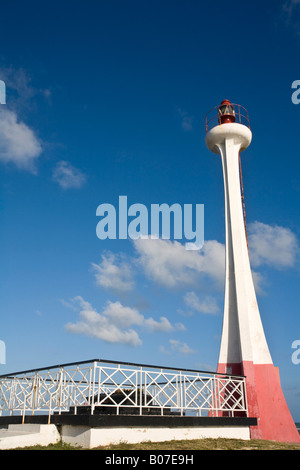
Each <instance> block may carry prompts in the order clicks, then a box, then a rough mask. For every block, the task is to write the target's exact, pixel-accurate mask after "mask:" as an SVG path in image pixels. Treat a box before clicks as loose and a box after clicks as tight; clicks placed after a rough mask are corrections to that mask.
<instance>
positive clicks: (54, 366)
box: [0, 359, 245, 379]
mask: <svg viewBox="0 0 300 470" xmlns="http://www.w3.org/2000/svg"><path fill="white" fill-rule="evenodd" d="M92 362H100V363H105V364H121V365H123V366H134V367H151V368H154V369H164V370H181V371H182V372H199V373H201V374H218V376H222V375H223V376H226V377H241V378H244V377H245V376H244V375H234V374H227V373H225V372H213V371H208V370H200V369H182V368H178V367H171V366H158V365H153V364H152V365H151V364H140V363H135V362H122V361H113V360H111V359H90V360H86V361H77V362H66V363H64V364H56V365H52V366H47V367H39V368H36V369H27V370H21V371H18V372H9V373H7V374H3V375H0V379H2V378H6V377H8V378H11V377H14V376H16V375H20V374H28V373H32V372H41V371H43V370H45V371H46V370H50V369H59V368H65V367H69V366H80V365H83V364H90V363H92Z"/></svg>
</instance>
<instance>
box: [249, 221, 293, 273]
mask: <svg viewBox="0 0 300 470" xmlns="http://www.w3.org/2000/svg"><path fill="white" fill-rule="evenodd" d="M248 243H249V253H250V259H251V264H252V265H253V266H254V267H258V266H261V265H263V264H265V265H268V266H271V267H273V268H277V269H281V268H290V267H293V266H294V265H295V261H296V257H297V255H298V253H299V245H298V240H297V237H296V235H295V234H294V233H293V232H292V231H291V230H290V229H289V228H285V227H281V226H278V225H274V226H271V225H267V224H263V223H262V222H254V223H252V224H249V227H248Z"/></svg>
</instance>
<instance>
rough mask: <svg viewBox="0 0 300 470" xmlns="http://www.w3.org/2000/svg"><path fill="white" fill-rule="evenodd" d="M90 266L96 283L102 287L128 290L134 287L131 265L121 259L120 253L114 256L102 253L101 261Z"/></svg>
mask: <svg viewBox="0 0 300 470" xmlns="http://www.w3.org/2000/svg"><path fill="white" fill-rule="evenodd" d="M92 266H93V269H94V271H95V278H96V282H97V284H98V285H99V286H101V287H103V288H104V289H111V290H113V291H116V292H128V291H131V290H132V289H133V288H134V285H135V283H134V280H133V278H132V271H131V266H130V264H129V263H128V262H126V261H125V260H124V259H122V257H121V255H119V256H116V255H114V254H113V253H111V252H107V253H106V254H103V255H102V261H101V262H100V263H99V264H96V263H92Z"/></svg>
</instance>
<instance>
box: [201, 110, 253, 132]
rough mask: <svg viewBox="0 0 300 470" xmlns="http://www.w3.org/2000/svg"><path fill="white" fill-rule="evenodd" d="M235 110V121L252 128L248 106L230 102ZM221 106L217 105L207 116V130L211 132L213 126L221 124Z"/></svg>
mask: <svg viewBox="0 0 300 470" xmlns="http://www.w3.org/2000/svg"><path fill="white" fill-rule="evenodd" d="M230 105H231V106H232V107H233V108H234V111H235V119H236V120H235V122H236V123H238V124H243V125H244V126H247V127H248V128H249V129H250V121H249V114H248V111H247V110H246V108H244V107H243V106H241V105H240V104H236V103H230ZM219 119H220V116H219V106H215V107H214V108H212V109H211V110H210V111H208V113H207V114H206V116H205V120H204V121H205V132H206V133H207V132H209V131H210V130H211V129H212V128H213V127H216V126H218V125H220V120H219Z"/></svg>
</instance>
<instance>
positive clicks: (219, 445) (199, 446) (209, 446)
mask: <svg viewBox="0 0 300 470" xmlns="http://www.w3.org/2000/svg"><path fill="white" fill-rule="evenodd" d="M16 450H87V449H84V448H82V447H72V446H70V445H68V444H64V443H62V442H59V443H57V444H50V445H48V446H46V447H43V446H32V447H26V448H25V449H16ZM92 450H94V451H95V450H98V451H101V450H105V451H107V450H113V451H119V450H120V451H122V450H126V451H128V450H132V451H140V450H146V451H149V450H155V451H156V450H172V451H173V450H175V451H176V450H183V451H194V450H195V451H198V450H300V444H289V443H285V442H275V441H263V440H258V439H251V440H249V441H244V440H242V439H193V440H182V441H165V442H150V441H147V442H141V443H139V444H128V443H126V442H122V443H120V444H114V445H109V446H103V447H102V446H101V447H96V448H94V449H92Z"/></svg>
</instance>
